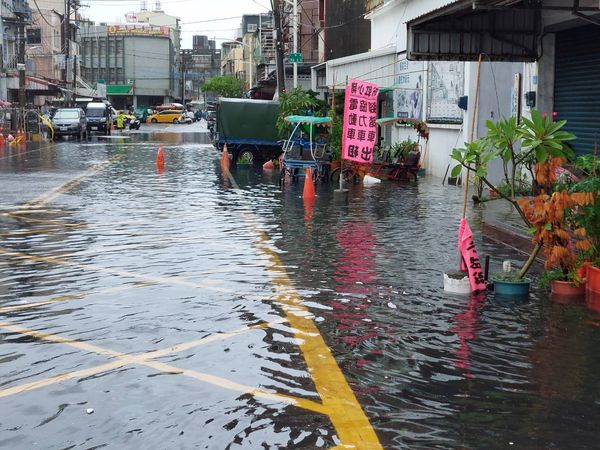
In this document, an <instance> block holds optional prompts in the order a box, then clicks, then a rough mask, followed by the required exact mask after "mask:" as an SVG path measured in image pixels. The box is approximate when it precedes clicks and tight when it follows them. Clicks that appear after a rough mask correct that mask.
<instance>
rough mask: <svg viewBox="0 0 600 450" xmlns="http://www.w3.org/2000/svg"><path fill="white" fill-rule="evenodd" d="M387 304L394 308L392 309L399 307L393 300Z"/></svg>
mask: <svg viewBox="0 0 600 450" xmlns="http://www.w3.org/2000/svg"><path fill="white" fill-rule="evenodd" d="M387 305H388V306H389V307H390V308H392V309H396V308H397V306H396V305H394V304H393V303H392V302H388V304H387Z"/></svg>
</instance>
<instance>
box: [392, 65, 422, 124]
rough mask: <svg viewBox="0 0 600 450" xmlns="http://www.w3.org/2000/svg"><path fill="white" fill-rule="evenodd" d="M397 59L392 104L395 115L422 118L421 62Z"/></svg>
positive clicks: (405, 117) (403, 117) (406, 117)
mask: <svg viewBox="0 0 600 450" xmlns="http://www.w3.org/2000/svg"><path fill="white" fill-rule="evenodd" d="M402 58H403V59H400V60H398V70H397V74H398V75H397V77H396V83H395V84H394V105H395V110H396V117H399V118H401V119H419V120H421V119H422V118H423V62H421V61H408V60H407V59H406V58H404V57H402Z"/></svg>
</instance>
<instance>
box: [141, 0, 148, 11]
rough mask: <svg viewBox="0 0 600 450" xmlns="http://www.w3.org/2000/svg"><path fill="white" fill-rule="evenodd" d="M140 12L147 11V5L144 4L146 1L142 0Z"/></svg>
mask: <svg viewBox="0 0 600 450" xmlns="http://www.w3.org/2000/svg"><path fill="white" fill-rule="evenodd" d="M140 11H148V3H147V2H146V0H142V4H141V6H140Z"/></svg>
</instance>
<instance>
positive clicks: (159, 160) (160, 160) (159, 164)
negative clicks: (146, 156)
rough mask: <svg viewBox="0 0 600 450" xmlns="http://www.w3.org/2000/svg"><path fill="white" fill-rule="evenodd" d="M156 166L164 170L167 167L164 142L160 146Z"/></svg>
mask: <svg viewBox="0 0 600 450" xmlns="http://www.w3.org/2000/svg"><path fill="white" fill-rule="evenodd" d="M156 168H157V169H158V170H163V169H164V168H165V155H164V153H163V146H162V144H160V145H159V146H158V153H157V154H156Z"/></svg>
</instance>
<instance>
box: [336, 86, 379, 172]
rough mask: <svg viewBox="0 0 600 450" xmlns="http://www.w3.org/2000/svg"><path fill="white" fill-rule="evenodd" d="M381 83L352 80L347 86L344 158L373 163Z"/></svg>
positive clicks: (343, 136) (343, 140)
mask: <svg viewBox="0 0 600 450" xmlns="http://www.w3.org/2000/svg"><path fill="white" fill-rule="evenodd" d="M378 95H379V86H377V85H376V84H374V83H368V82H366V81H361V80H350V81H349V82H348V86H346V101H345V103H344V130H343V134H342V158H344V159H349V160H352V161H357V162H362V163H370V162H371V161H373V147H374V146H375V141H376V140H377V122H376V120H377V96H378Z"/></svg>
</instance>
